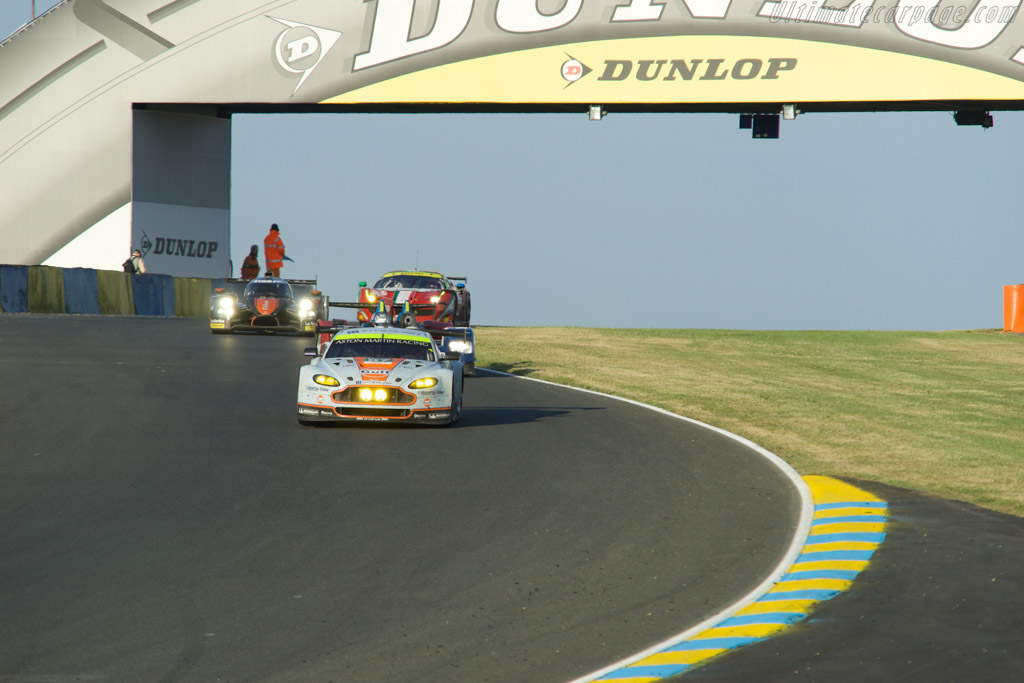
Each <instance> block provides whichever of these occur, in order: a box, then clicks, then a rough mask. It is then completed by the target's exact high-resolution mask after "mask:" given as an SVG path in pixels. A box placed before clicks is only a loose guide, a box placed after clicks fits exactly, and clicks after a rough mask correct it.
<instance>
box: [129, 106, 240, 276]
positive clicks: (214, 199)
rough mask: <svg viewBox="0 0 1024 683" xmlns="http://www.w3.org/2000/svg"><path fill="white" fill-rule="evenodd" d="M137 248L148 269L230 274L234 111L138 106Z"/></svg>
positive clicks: (135, 155) (134, 116) (134, 201)
mask: <svg viewBox="0 0 1024 683" xmlns="http://www.w3.org/2000/svg"><path fill="white" fill-rule="evenodd" d="M132 248H133V249H140V250H142V254H143V258H144V260H145V262H146V269H147V270H148V271H149V272H153V273H169V274H174V275H178V276H183V277H209V278H221V277H230V276H231V118H230V116H226V115H225V116H221V115H218V113H217V108H216V107H212V106H209V105H195V106H190V105H177V106H173V105H148V106H136V107H135V109H134V110H133V112H132ZM125 257H126V258H127V255H126V256H125Z"/></svg>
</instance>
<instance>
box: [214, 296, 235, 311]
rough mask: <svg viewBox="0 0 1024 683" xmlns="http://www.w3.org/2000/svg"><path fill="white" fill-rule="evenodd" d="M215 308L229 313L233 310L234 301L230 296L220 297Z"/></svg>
mask: <svg viewBox="0 0 1024 683" xmlns="http://www.w3.org/2000/svg"><path fill="white" fill-rule="evenodd" d="M217 308H218V309H220V310H222V311H227V312H228V313H230V312H231V311H234V310H235V300H234V299H233V298H231V297H230V296H222V297H221V298H220V299H218V300H217Z"/></svg>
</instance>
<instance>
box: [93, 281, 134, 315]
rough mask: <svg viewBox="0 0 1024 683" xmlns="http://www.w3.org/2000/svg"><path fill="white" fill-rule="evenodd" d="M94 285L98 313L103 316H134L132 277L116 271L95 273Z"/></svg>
mask: <svg viewBox="0 0 1024 683" xmlns="http://www.w3.org/2000/svg"><path fill="white" fill-rule="evenodd" d="M96 284H97V288H98V289H99V295H100V313H102V314H103V315H135V304H134V302H133V301H132V277H131V275H129V274H128V273H119V272H117V271H116V270H98V271H96Z"/></svg>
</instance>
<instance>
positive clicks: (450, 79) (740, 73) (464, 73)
mask: <svg viewBox="0 0 1024 683" xmlns="http://www.w3.org/2000/svg"><path fill="white" fill-rule="evenodd" d="M999 98H1013V99H1024V83H1022V82H1021V81H1018V80H1014V79H1012V78H1007V77H1006V76H999V75H996V74H992V73H987V72H984V71H979V70H977V69H972V68H970V67H967V66H962V65H959V64H952V63H949V62H944V61H938V60H934V59H926V58H924V57H917V56H914V55H907V54H899V53H894V52H886V51H883V50H874V49H870V48H865V47H856V46H850V45H838V44H832V43H824V42H814V41H807V40H792V39H786V38H766V37H756V36H666V37H660V38H636V39H623V40H606V41H595V42H588V43H575V44H571V45H559V46H555V47H545V48H538V49H534V50H524V51H521V52H516V53H512V54H498V55H492V56H488V57H480V58H477V59H470V60H466V61H462V62H456V63H454V64H447V65H444V66H437V67H434V68H431V69H426V70H424V71H418V72H414V73H410V74H406V75H403V76H399V77H397V78H393V79H390V80H387V81H383V82H381V83H376V84H374V85H369V86H366V87H364V88H361V89H359V90H355V91H352V92H349V93H345V94H344V95H339V96H337V97H332V98H330V99H328V100H326V102H325V103H327V104H353V103H357V102H361V101H362V102H429V101H437V102H508V103H514V102H535V103H538V104H543V103H565V102H576V103H580V104H588V103H604V104H613V103H647V104H655V103H660V102H678V103H701V102H723V103H724V102H732V103H743V102H780V101H783V102H810V101H819V102H821V101H833V102H844V101H845V102H852V101H913V100H938V99H965V100H966V99H999Z"/></svg>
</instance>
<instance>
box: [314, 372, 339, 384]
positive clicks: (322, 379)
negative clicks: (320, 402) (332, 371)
mask: <svg viewBox="0 0 1024 683" xmlns="http://www.w3.org/2000/svg"><path fill="white" fill-rule="evenodd" d="M313 381H314V382H316V383H317V384H322V385H323V386H325V387H336V386H339V385H340V384H341V382H339V381H338V380H337V379H335V378H334V377H331V376H330V375H313Z"/></svg>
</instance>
